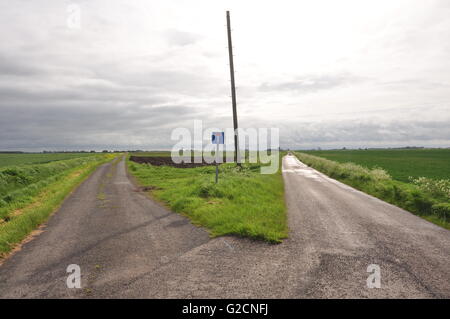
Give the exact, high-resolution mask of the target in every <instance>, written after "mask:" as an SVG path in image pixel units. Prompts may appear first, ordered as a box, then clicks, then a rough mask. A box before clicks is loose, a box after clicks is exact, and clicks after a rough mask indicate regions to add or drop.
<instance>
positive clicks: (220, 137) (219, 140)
mask: <svg viewBox="0 0 450 319" xmlns="http://www.w3.org/2000/svg"><path fill="white" fill-rule="evenodd" d="M211 141H212V143H213V144H216V145H217V147H216V184H217V182H218V181H219V144H224V142H225V133H224V132H213V133H212V136H211Z"/></svg>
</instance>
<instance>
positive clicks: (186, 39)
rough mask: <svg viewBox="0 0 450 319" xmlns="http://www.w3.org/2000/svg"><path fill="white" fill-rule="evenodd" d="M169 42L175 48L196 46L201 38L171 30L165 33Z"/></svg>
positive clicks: (196, 35)
mask: <svg viewBox="0 0 450 319" xmlns="http://www.w3.org/2000/svg"><path fill="white" fill-rule="evenodd" d="M164 34H165V36H166V39H167V42H168V43H169V44H170V45H173V46H185V45H190V44H194V43H196V42H197V41H199V40H200V39H201V36H200V35H198V34H194V33H189V32H184V31H179V30H174V29H170V30H167V31H166V32H165V33H164Z"/></svg>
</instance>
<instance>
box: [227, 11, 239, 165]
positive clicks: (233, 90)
mask: <svg viewBox="0 0 450 319" xmlns="http://www.w3.org/2000/svg"><path fill="white" fill-rule="evenodd" d="M227 31H228V55H229V59H230V78H231V101H232V104H233V125H234V161H235V162H236V163H237V164H238V165H239V166H241V154H240V153H239V136H238V120H237V111H236V86H235V83H234V63H233V43H232V42H231V23H230V11H227Z"/></svg>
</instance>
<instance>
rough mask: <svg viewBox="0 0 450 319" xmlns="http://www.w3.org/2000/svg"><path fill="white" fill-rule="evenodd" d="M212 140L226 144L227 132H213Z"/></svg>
mask: <svg viewBox="0 0 450 319" xmlns="http://www.w3.org/2000/svg"><path fill="white" fill-rule="evenodd" d="M211 140H212V143H213V144H224V142H225V133H224V132H213V133H212V136H211Z"/></svg>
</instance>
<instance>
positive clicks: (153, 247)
mask: <svg viewBox="0 0 450 319" xmlns="http://www.w3.org/2000/svg"><path fill="white" fill-rule="evenodd" d="M283 175H284V178H285V183H286V184H285V187H286V200H287V204H288V208H289V213H288V217H289V225H290V230H291V232H290V238H289V239H287V240H285V241H284V243H282V244H280V245H270V244H266V243H263V242H258V241H253V240H248V239H242V238H235V237H220V238H215V239H210V238H209V236H208V234H207V232H206V231H204V230H203V229H201V228H197V227H195V226H193V225H191V224H190V223H189V221H188V220H187V219H186V218H185V217H182V216H181V215H178V214H175V213H172V212H170V211H168V210H167V209H166V208H164V207H163V206H161V205H160V204H158V203H155V202H154V201H152V200H150V199H149V198H148V197H147V196H146V195H145V194H144V193H142V192H140V191H139V190H138V189H137V187H136V186H134V185H133V184H132V183H131V182H130V180H129V179H128V177H127V175H126V170H125V163H124V161H121V162H120V163H119V164H117V166H115V165H113V164H105V165H103V166H102V167H100V168H99V169H98V170H97V171H96V172H95V173H94V174H93V175H92V176H91V177H90V178H89V179H88V180H86V181H85V182H84V183H83V184H82V185H81V186H80V187H79V188H78V189H77V190H76V191H75V192H74V193H73V194H72V195H71V196H70V197H69V198H68V199H67V200H66V202H65V203H64V204H63V206H62V207H61V209H60V210H59V211H58V212H57V213H56V214H55V215H54V216H53V217H52V218H51V219H50V220H49V222H48V225H47V226H46V227H45V228H44V232H43V233H42V234H40V235H39V236H37V237H36V238H35V239H34V240H32V241H30V242H29V243H27V244H25V245H24V246H23V247H22V249H21V250H20V251H18V252H17V253H16V254H14V255H13V256H12V257H11V258H9V259H8V260H6V261H5V262H4V264H3V265H2V266H0V297H2V298H10V297H25V298H106V297H109V298H111V297H122V298H127V297H133V298H175V297H183V298H184V297H187V298H189V297H198V298H202V297H203V298H222V297H223V298H231V297H236V298H238V297H242V298H252V297H254V298H257V297H262V298H314V297H318V298H327V297H335V298H348V297H357V298H359V297H361V298H380V297H406V298H416V297H430V298H441V297H447V298H449V297H450V268H449V267H448V266H449V265H450V232H449V231H447V230H444V229H441V228H439V227H437V226H435V225H433V224H431V223H428V222H427V221H425V220H423V219H421V218H419V217H416V216H414V215H412V214H410V213H408V212H405V211H403V210H401V209H399V208H396V207H394V206H391V205H389V204H386V203H384V202H382V201H380V200H377V199H375V198H373V197H370V196H368V195H365V194H363V193H360V192H358V191H356V190H354V189H352V188H350V187H347V186H345V185H342V184H340V183H339V182H336V181H334V180H332V179H330V178H327V177H325V176H324V175H322V174H320V173H318V172H317V171H315V170H313V169H311V168H308V167H306V166H305V165H303V164H301V163H300V162H299V161H298V160H297V159H296V158H295V157H292V156H286V157H285V158H284V160H283ZM70 264H77V265H79V266H80V268H81V275H82V279H81V283H82V288H81V289H69V288H67V286H66V278H67V275H68V273H66V268H67V266H68V265H70ZM370 264H376V265H378V266H379V267H380V271H381V273H380V274H381V288H379V289H377V288H373V289H369V288H367V285H366V279H367V277H368V276H369V275H370V274H369V273H367V267H368V266H369V265H370Z"/></svg>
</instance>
